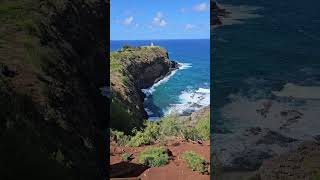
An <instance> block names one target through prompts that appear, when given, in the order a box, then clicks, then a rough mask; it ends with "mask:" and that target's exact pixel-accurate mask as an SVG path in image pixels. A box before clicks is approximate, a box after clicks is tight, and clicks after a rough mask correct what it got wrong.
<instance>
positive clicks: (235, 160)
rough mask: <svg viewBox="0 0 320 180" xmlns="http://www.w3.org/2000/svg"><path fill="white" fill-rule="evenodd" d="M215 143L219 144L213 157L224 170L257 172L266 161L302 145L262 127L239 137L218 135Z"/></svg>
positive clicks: (248, 130)
mask: <svg viewBox="0 0 320 180" xmlns="http://www.w3.org/2000/svg"><path fill="white" fill-rule="evenodd" d="M213 141H214V142H215V143H216V144H217V145H216V148H215V151H214V153H213V156H215V157H216V158H217V159H218V160H219V163H220V166H221V167H222V168H223V169H224V170H239V171H248V170H250V171H252V170H256V169H257V168H259V167H260V166H261V164H262V163H263V161H264V160H266V159H269V158H271V157H273V156H275V155H279V154H281V153H284V152H287V151H289V150H290V149H292V148H294V147H296V146H297V144H299V143H300V142H299V141H298V140H296V139H294V138H290V137H286V136H284V135H282V134H280V133H279V132H275V131H272V130H270V129H262V128H260V127H253V128H249V129H246V130H245V131H244V132H242V133H240V134H238V135H233V134H216V135H214V137H213ZM224 142H228V143H224ZM214 166H217V164H216V165H214Z"/></svg>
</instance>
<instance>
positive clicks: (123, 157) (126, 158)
mask: <svg viewBox="0 0 320 180" xmlns="http://www.w3.org/2000/svg"><path fill="white" fill-rule="evenodd" d="M121 159H122V160H123V161H130V154H129V153H123V154H122V155H121Z"/></svg>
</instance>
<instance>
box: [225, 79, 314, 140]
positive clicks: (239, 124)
mask: <svg viewBox="0 0 320 180" xmlns="http://www.w3.org/2000/svg"><path fill="white" fill-rule="evenodd" d="M287 86H288V85H287ZM289 87H290V91H287V90H286V91H281V92H282V93H280V94H279V95H281V97H280V98H277V99H268V98H260V99H256V98H252V97H247V96H243V95H241V94H234V95H231V96H229V99H230V100H231V102H230V103H228V104H226V105H225V106H224V107H223V108H221V114H222V117H223V119H224V121H225V122H228V123H229V124H230V125H231V126H229V127H230V130H232V131H234V132H242V130H244V129H247V128H250V127H263V128H268V129H270V130H273V131H281V133H282V134H284V135H287V136H290V137H293V138H296V139H304V140H307V139H310V138H312V137H313V136H315V135H318V134H319V128H320V121H319V120H318V117H319V116H320V99H316V98H315V95H314V93H313V92H312V91H314V89H313V88H312V90H311V89H308V92H309V93H310V94H311V95H310V96H305V95H303V94H304V93H305V92H303V93H302V91H300V89H299V90H298V91H297V89H296V86H295V85H294V86H293V87H294V90H291V85H290V86H289ZM298 87H299V88H301V87H300V86H298ZM284 89H285V88H284ZM303 90H304V88H303ZM304 91H306V90H304ZM297 92H300V93H297ZM318 92H319V91H318ZM288 95H290V96H291V95H292V96H291V97H292V99H282V98H283V96H285V97H288ZM253 96H254V95H253ZM301 97H303V99H302V98H301ZM306 97H307V98H306ZM266 107H268V112H267V114H266V116H265V117H264V116H263V115H261V114H259V112H257V110H260V109H265V108H266ZM292 110H293V111H295V112H299V113H301V114H302V115H301V116H300V118H298V120H297V121H293V122H294V123H292V124H290V123H289V124H288V126H286V127H287V128H288V129H286V128H284V129H283V130H281V128H280V127H283V125H285V124H286V123H288V122H290V121H288V119H290V117H289V115H288V117H287V116H286V115H281V113H282V112H288V111H292ZM291 116H292V117H294V116H296V115H294V114H292V115H291Z"/></svg>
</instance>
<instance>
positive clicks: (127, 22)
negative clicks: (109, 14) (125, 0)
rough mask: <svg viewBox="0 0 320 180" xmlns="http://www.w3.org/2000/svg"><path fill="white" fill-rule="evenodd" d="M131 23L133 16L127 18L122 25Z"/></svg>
mask: <svg viewBox="0 0 320 180" xmlns="http://www.w3.org/2000/svg"><path fill="white" fill-rule="evenodd" d="M132 22H133V16H129V17H127V18H126V19H125V20H123V22H122V24H124V25H130V24H131V23H132Z"/></svg>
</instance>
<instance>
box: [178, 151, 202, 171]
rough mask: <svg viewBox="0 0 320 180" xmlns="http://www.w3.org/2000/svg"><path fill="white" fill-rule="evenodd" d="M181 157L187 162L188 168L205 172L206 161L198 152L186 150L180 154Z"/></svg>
mask: <svg viewBox="0 0 320 180" xmlns="http://www.w3.org/2000/svg"><path fill="white" fill-rule="evenodd" d="M182 159H184V160H185V161H186V162H187V165H188V167H189V168H191V169H192V171H199V172H201V173H205V172H206V171H207V169H206V165H205V164H206V161H205V160H204V159H203V158H202V157H201V156H200V155H198V154H196V153H195V152H193V151H187V152H185V153H183V154H182Z"/></svg>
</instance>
